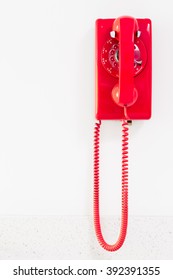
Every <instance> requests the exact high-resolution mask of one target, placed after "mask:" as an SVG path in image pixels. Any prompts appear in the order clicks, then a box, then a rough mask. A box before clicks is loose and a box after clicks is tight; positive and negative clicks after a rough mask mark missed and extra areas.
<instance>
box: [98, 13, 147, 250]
mask: <svg viewBox="0 0 173 280" xmlns="http://www.w3.org/2000/svg"><path fill="white" fill-rule="evenodd" d="M95 60H96V61H95V66H96V95H95V96H96V98H95V103H96V111H95V117H96V120H97V121H96V124H95V129H94V225H95V232H96V236H97V239H98V241H99V243H100V245H101V246H102V247H103V248H104V249H106V250H108V251H115V250H118V249H119V248H120V247H121V246H122V245H123V243H124V240H125V237H126V233H127V224H128V130H129V124H130V123H132V121H133V120H147V119H150V117H151V91H152V84H151V82H152V80H151V78H152V77H151V66H152V50H151V20H150V19H136V18H133V17H129V16H122V17H118V18H116V19H97V20H96V54H95ZM103 120H120V121H121V122H122V217H121V228H120V234H119V237H118V240H117V242H116V243H115V244H112V245H110V244H108V243H107V242H106V241H105V240H104V238H103V235H102V231H101V225H100V214H99V143H100V127H101V122H102V121H103Z"/></svg>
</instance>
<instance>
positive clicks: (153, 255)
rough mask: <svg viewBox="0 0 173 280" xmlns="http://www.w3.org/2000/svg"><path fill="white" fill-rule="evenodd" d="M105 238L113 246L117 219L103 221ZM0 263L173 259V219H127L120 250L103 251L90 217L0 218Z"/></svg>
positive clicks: (107, 218)
mask: <svg viewBox="0 0 173 280" xmlns="http://www.w3.org/2000/svg"><path fill="white" fill-rule="evenodd" d="M102 224H103V230H104V235H105V238H106V239H107V241H108V242H113V241H114V240H115V238H116V236H115V235H116V234H117V229H118V224H119V222H118V219H117V218H115V217H110V216H107V217H104V218H103V219H102ZM0 259H1V260H2V259H3V260H4V259H61V260H62V259H173V218H172V217H130V220H129V230H128V235H127V239H126V242H125V244H124V246H123V247H122V248H121V250H119V251H117V252H114V253H110V252H106V251H104V250H103V249H102V248H101V247H100V246H99V245H98V243H97V241H96V239H95V234H94V229H93V223H92V217H89V216H83V217H82V216H21V217H17V216H16V217H13V216H11V217H10V216H9V217H7V216H6V217H5V216H4V217H1V218H0Z"/></svg>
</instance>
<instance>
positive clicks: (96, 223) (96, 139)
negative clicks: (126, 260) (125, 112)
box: [94, 120, 129, 251]
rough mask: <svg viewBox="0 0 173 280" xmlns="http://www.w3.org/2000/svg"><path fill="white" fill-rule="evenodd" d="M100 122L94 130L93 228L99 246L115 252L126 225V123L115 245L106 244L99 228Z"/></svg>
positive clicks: (122, 238) (123, 237)
mask: <svg viewBox="0 0 173 280" xmlns="http://www.w3.org/2000/svg"><path fill="white" fill-rule="evenodd" d="M100 126H101V121H99V122H98V123H96V124H95V128H94V226H95V232H96V236H97V239H98V242H99V243H100V245H101V246H102V247H103V248H104V249H105V250H107V251H116V250H118V249H119V248H120V247H121V246H122V245H123V243H124V240H125V237H126V232H127V223H128V130H129V128H128V122H127V120H123V121H122V214H121V215H122V216H121V228H120V234H119V237H118V240H117V242H116V243H115V244H113V245H110V244H108V243H106V241H105V240H104V238H103V235H102V231H101V226H100V211H99V156H100V153H99V144H100Z"/></svg>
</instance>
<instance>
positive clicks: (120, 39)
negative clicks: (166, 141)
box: [95, 17, 152, 120]
mask: <svg viewBox="0 0 173 280" xmlns="http://www.w3.org/2000/svg"><path fill="white" fill-rule="evenodd" d="M131 19H133V18H130V17H121V18H120V23H121V25H120V26H121V28H120V27H119V25H118V27H117V26H114V25H115V24H114V23H115V19H98V20H97V21H96V55H95V57H96V119H98V120H122V119H124V118H125V116H124V108H123V105H124V104H125V103H127V107H126V108H127V115H128V117H129V119H131V120H142V119H149V118H150V117H151V92H152V76H151V73H152V49H151V43H152V42H151V20H150V19H135V21H134V22H135V27H134V26H132V25H131V21H130V20H131ZM118 24H119V18H118ZM116 28H117V30H118V31H119V33H117V32H116V35H117V38H116V39H114V38H113V39H112V38H111V37H110V32H111V31H112V30H115V31H116ZM137 30H139V31H140V32H141V34H140V37H139V38H138V37H136V36H135V34H136V33H134V32H136V31H137ZM118 44H119V45H118ZM134 45H135V46H134ZM112 46H114V48H112ZM117 46H119V61H118V63H117V64H116V61H114V57H113V56H114V54H115V52H117V49H116V48H117ZM134 47H136V49H137V51H136V54H137V56H138V55H139V53H140V55H139V56H140V57H139V58H137V59H139V63H140V59H141V61H142V64H141V65H140V64H136V66H135V68H134V65H132V63H134V57H135V54H134V51H132V50H133V48H134ZM111 48H112V49H111ZM111 51H112V53H113V56H112V57H111V55H109V56H108V54H109V53H110V52H111ZM110 58H111V59H112V60H113V62H111V60H110ZM110 63H115V67H114V66H113V67H112V65H113V64H110ZM132 66H133V67H132ZM117 90H118V92H117ZM136 93H137V95H136V97H134V98H133V95H134V94H136ZM117 94H119V96H118V95H117ZM116 96H118V98H117V97H116ZM116 99H117V100H118V102H119V103H116V102H115V101H116ZM130 100H131V101H130Z"/></svg>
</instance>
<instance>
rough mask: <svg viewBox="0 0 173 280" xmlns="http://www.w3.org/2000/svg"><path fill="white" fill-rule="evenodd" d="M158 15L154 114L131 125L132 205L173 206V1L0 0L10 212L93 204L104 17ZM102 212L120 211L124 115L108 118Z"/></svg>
mask: <svg viewBox="0 0 173 280" xmlns="http://www.w3.org/2000/svg"><path fill="white" fill-rule="evenodd" d="M120 15H132V16H134V17H139V18H145V17H149V18H151V19H152V22H153V116H152V119H151V120H150V121H138V122H137V121H136V122H134V123H133V126H132V127H131V128H130V162H129V164H130V185H129V189H130V214H131V215H173V203H172V195H173V187H172V166H173V148H172V143H173V132H172V120H173V93H172V86H173V71H172V65H173V56H172V50H173V36H172V34H173V18H172V1H168V0H165V1H149V0H145V1H139V0H138V1H137V0H136V1H135V0H131V1H128V0H121V1H115V0H110V1H106V0H105V1H103V0H102V1H100V0H95V1H88V0H87V1H82V0H80V1H79V0H74V1H64V0H63V1H55V0H49V1H48V0H47V1H43V0H42V1H41V0H30V1H22V0H21V1H18V0H17V1H0V186H1V196H0V214H3V215H9V214H14V215H18V214H23V215H25V214H33V215H37V214H38V215H39V214H44V215H47V214H55V215H78V214H80V215H90V214H92V145H93V143H92V141H93V126H94V21H95V19H97V18H114V17H117V16H120ZM101 146H102V149H101V151H102V154H101V156H102V161H101V164H102V166H101V176H102V180H101V182H102V186H101V188H102V189H101V204H102V213H104V214H114V213H116V214H118V213H120V163H121V160H120V147H121V127H120V123H119V122H118V123H116V122H115V123H114V122H105V123H104V124H103V127H102V145H101Z"/></svg>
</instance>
